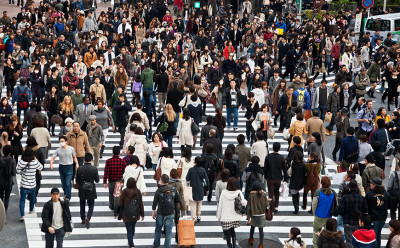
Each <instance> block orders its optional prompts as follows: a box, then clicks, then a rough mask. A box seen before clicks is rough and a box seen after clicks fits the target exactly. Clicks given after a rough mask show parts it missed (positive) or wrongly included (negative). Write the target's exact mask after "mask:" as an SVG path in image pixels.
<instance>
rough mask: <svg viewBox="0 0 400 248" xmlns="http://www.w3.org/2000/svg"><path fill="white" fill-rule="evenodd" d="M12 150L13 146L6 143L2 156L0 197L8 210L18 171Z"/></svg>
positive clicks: (0, 163) (0, 161)
mask: <svg viewBox="0 0 400 248" xmlns="http://www.w3.org/2000/svg"><path fill="white" fill-rule="evenodd" d="M12 152H13V149H12V146H10V145H6V146H4V147H3V157H1V158H0V199H1V200H2V202H3V203H4V208H5V210H6V212H7V209H8V203H9V201H10V195H11V192H12V188H13V184H14V177H15V176H16V173H17V168H16V164H15V160H14V159H13V158H12Z"/></svg>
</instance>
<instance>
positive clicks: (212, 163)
mask: <svg viewBox="0 0 400 248" xmlns="http://www.w3.org/2000/svg"><path fill="white" fill-rule="evenodd" d="M203 155H204V154H203ZM212 155H213V156H209V155H207V156H205V155H204V156H202V157H203V158H204V160H205V163H204V169H205V170H206V173H207V175H208V176H209V177H210V176H212V177H214V176H215V173H216V168H217V161H218V159H217V156H215V155H214V154H212Z"/></svg>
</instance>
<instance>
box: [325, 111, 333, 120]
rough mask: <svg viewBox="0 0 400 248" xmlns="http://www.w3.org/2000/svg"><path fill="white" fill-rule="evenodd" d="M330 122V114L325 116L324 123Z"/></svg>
mask: <svg viewBox="0 0 400 248" xmlns="http://www.w3.org/2000/svg"><path fill="white" fill-rule="evenodd" d="M331 120H332V113H326V114H325V122H331Z"/></svg>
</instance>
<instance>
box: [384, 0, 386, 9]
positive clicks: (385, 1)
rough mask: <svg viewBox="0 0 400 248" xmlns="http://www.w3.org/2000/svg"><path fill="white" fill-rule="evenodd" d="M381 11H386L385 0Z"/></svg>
mask: <svg viewBox="0 0 400 248" xmlns="http://www.w3.org/2000/svg"><path fill="white" fill-rule="evenodd" d="M383 12H386V0H383Z"/></svg>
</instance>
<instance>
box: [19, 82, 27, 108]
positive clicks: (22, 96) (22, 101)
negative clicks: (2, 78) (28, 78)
mask: <svg viewBox="0 0 400 248" xmlns="http://www.w3.org/2000/svg"><path fill="white" fill-rule="evenodd" d="M17 91H18V98H17V104H18V108H20V109H23V110H24V109H28V106H29V100H28V94H27V93H26V92H27V91H28V87H25V89H24V91H23V92H21V89H20V88H19V87H18V88H17Z"/></svg>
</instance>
